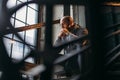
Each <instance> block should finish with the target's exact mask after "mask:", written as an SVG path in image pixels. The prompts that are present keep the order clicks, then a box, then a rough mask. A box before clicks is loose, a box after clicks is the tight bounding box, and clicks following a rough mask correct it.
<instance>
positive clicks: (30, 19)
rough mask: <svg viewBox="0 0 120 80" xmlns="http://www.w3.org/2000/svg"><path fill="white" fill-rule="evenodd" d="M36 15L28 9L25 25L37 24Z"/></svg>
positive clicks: (35, 12)
mask: <svg viewBox="0 0 120 80" xmlns="http://www.w3.org/2000/svg"><path fill="white" fill-rule="evenodd" d="M37 14H38V12H37V11H35V10H33V9H31V8H29V7H28V14H27V23H28V24H35V23H37Z"/></svg>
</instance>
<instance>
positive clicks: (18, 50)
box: [12, 41, 23, 60]
mask: <svg viewBox="0 0 120 80" xmlns="http://www.w3.org/2000/svg"><path fill="white" fill-rule="evenodd" d="M12 58H14V59H17V60H20V59H22V58H23V44H21V43H19V42H16V41H15V42H14V43H13V50H12Z"/></svg>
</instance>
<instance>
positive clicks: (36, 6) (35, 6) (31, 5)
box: [28, 4, 38, 10]
mask: <svg viewBox="0 0 120 80" xmlns="http://www.w3.org/2000/svg"><path fill="white" fill-rule="evenodd" d="M28 6H30V7H32V8H33V9H35V10H37V9H38V5H36V4H29V5H28Z"/></svg>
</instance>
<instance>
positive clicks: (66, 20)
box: [60, 16, 74, 28]
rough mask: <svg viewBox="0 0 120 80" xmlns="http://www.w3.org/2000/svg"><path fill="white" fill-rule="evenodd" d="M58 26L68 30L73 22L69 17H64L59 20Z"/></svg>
mask: <svg viewBox="0 0 120 80" xmlns="http://www.w3.org/2000/svg"><path fill="white" fill-rule="evenodd" d="M60 24H61V25H62V28H69V27H70V26H72V25H73V24H74V21H73V18H72V17H71V16H64V17H62V18H61V20H60Z"/></svg>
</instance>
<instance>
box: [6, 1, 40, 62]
mask: <svg viewBox="0 0 120 80" xmlns="http://www.w3.org/2000/svg"><path fill="white" fill-rule="evenodd" d="M27 1H28V0H14V1H12V0H9V1H8V3H7V7H9V8H11V7H14V6H17V5H19V4H22V3H24V2H27ZM37 17H38V5H36V4H29V5H25V6H24V7H22V8H21V9H19V10H18V11H17V12H16V13H14V14H13V15H12V17H11V23H12V25H13V26H14V27H15V28H18V27H23V26H28V25H32V24H36V23H37V21H38V19H37ZM18 34H19V35H20V36H21V37H22V38H23V40H24V41H26V42H27V43H29V44H30V46H31V47H33V48H35V41H36V37H35V35H36V29H32V30H27V31H22V32H18ZM4 43H5V46H6V49H7V51H8V54H9V56H10V57H11V58H13V59H17V60H20V59H22V58H24V57H25V56H26V55H27V53H28V52H29V51H30V49H29V48H28V46H27V45H25V44H24V43H23V42H22V41H21V40H19V39H18V38H17V37H16V36H15V34H7V35H5V36H4ZM26 61H28V62H32V63H33V62H34V59H33V58H29V59H27V60H26Z"/></svg>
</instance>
